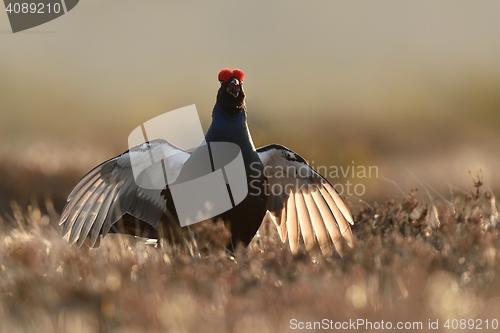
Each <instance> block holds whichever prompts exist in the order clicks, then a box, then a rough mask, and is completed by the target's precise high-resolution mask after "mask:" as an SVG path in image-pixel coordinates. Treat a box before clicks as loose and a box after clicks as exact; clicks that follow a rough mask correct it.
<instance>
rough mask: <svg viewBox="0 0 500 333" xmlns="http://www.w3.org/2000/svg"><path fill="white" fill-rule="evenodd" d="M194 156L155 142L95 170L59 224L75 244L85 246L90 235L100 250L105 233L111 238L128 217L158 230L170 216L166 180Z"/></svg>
mask: <svg viewBox="0 0 500 333" xmlns="http://www.w3.org/2000/svg"><path fill="white" fill-rule="evenodd" d="M189 156H190V154H189V153H187V152H185V151H183V150H181V149H179V148H177V147H175V146H173V145H172V144H170V143H168V142H167V141H164V140H154V141H151V142H146V143H144V144H142V145H140V146H137V147H134V148H132V149H130V150H128V151H126V152H125V153H123V154H121V155H119V156H117V157H115V158H112V159H110V160H108V161H106V162H104V163H102V164H101V165H99V166H97V167H95V168H94V169H93V170H92V171H90V172H89V173H87V174H86V175H85V176H84V177H83V178H82V179H81V180H80V181H79V182H78V184H77V185H76V186H75V188H74V189H73V191H71V193H70V195H69V197H68V200H67V204H66V207H64V210H63V213H62V215H61V220H60V222H59V224H60V225H63V231H62V233H63V237H64V236H66V235H67V234H68V233H69V242H70V243H75V242H77V243H78V245H79V246H81V245H82V244H83V242H84V241H85V239H86V238H87V236H89V235H90V245H91V246H94V245H95V243H96V241H97V239H98V236H99V234H103V236H105V235H106V234H107V233H108V232H109V230H110V229H111V227H112V226H113V224H115V223H116V222H117V221H118V220H119V219H120V218H121V217H122V216H123V215H124V214H125V213H129V214H130V215H132V216H134V217H136V218H138V219H140V220H142V221H144V222H147V223H148V224H149V225H151V226H152V227H153V228H155V229H156V228H157V222H158V219H159V218H160V217H161V216H162V214H163V213H164V212H165V211H166V199H165V198H164V197H163V196H162V195H161V191H162V190H163V189H164V188H165V184H166V181H165V177H167V179H168V180H169V182H170V183H171V182H173V181H174V180H175V179H176V178H177V176H178V175H179V173H180V171H181V169H182V166H183V164H184V162H185V161H186V160H187V159H188V158H189ZM165 157H168V158H165ZM151 161H157V162H156V163H152V162H151ZM132 163H133V165H134V168H135V171H136V178H134V172H133V170H132ZM137 170H139V171H140V172H138V171H137ZM138 183H139V184H140V185H141V186H138V185H137V184H138Z"/></svg>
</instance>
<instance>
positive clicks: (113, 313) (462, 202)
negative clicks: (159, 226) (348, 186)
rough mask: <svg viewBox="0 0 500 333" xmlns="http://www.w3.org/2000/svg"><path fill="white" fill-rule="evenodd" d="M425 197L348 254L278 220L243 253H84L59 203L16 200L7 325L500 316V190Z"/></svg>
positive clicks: (187, 327) (1, 232) (9, 234)
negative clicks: (287, 239)
mask: <svg viewBox="0 0 500 333" xmlns="http://www.w3.org/2000/svg"><path fill="white" fill-rule="evenodd" d="M416 197H417V196H416V195H415V192H412V193H410V194H409V195H408V196H407V197H406V198H404V199H403V200H392V199H388V200H387V201H386V202H385V204H384V205H381V206H377V207H373V206H369V205H366V206H365V208H363V209H361V211H360V212H359V213H358V214H357V215H356V217H355V218H356V224H355V227H354V232H355V235H356V237H357V242H356V246H355V248H354V249H352V250H351V251H349V252H348V253H347V254H346V255H345V256H344V257H342V258H341V257H339V256H337V255H335V254H332V255H331V256H329V257H325V256H321V255H318V254H315V253H310V254H308V253H306V252H304V250H303V249H301V251H299V254H298V255H297V256H292V255H291V254H290V251H289V250H288V248H287V244H285V245H282V244H281V243H280V241H279V240H278V237H277V235H276V232H275V231H274V229H273V228H272V227H269V226H268V225H264V226H263V227H262V228H261V230H260V233H259V236H258V237H256V238H255V240H254V241H253V242H252V244H251V246H250V247H249V248H248V249H242V248H240V249H239V250H238V251H237V253H236V254H235V255H234V257H233V256H231V255H229V254H228V253H227V252H225V251H224V250H222V249H220V248H213V249H212V250H211V251H210V252H209V253H208V254H205V253H200V252H199V251H198V250H197V246H196V244H193V246H192V247H187V248H183V249H180V248H172V247H168V246H167V247H163V248H155V247H152V246H147V245H144V244H143V243H142V242H140V241H137V240H135V239H133V238H127V237H122V236H116V235H111V237H107V238H106V239H105V240H104V241H103V242H102V243H101V247H100V248H98V249H87V248H81V249H79V248H76V247H73V246H69V245H68V244H67V243H66V242H65V241H64V240H62V239H61V237H60V232H59V228H58V227H57V226H56V224H57V220H58V215H57V213H56V212H55V210H53V209H52V207H51V204H50V202H48V203H47V209H44V210H43V211H47V213H42V211H41V210H40V209H39V208H38V207H36V205H34V206H28V207H26V208H22V207H19V206H17V205H13V207H12V211H11V212H10V213H8V214H3V217H4V218H3V220H2V221H0V222H1V224H2V227H1V228H0V331H3V332H218V333H219V332H288V331H292V329H291V326H290V325H291V324H290V321H291V320H292V319H296V320H297V321H300V322H307V321H309V322H311V321H321V320H323V319H328V320H332V321H333V322H344V321H349V319H351V320H357V319H364V320H368V321H371V322H372V323H375V322H379V323H380V321H382V320H383V321H384V323H386V324H387V322H391V323H392V324H393V325H396V323H397V322H422V327H423V328H422V330H423V331H425V330H427V329H428V322H429V320H431V321H435V320H439V328H440V331H444V330H445V329H444V327H443V325H444V324H445V321H446V319H454V318H455V319H463V318H464V319H476V318H478V319H483V320H486V319H488V320H489V321H490V323H491V321H492V320H493V319H499V320H500V275H499V274H500V256H499V254H498V249H499V248H500V237H499V236H500V235H499V229H500V223H499V221H498V216H497V215H498V214H497V211H496V206H495V202H494V197H493V196H492V194H491V193H490V192H489V191H487V190H484V189H483V187H482V184H481V183H480V182H479V181H478V182H476V183H475V187H474V189H473V191H471V193H470V194H467V195H459V196H456V197H455V198H453V201H452V202H447V201H445V200H443V201H435V202H418V201H417V199H416ZM214 230H215V231H214V232H219V231H220V230H219V231H217V230H218V229H217V227H214ZM476 323H478V322H476ZM490 325H491V324H490ZM368 328H369V327H368ZM482 328H483V330H484V329H485V328H486V327H485V323H484V321H483V323H482ZM359 329H360V330H365V329H367V327H366V326H362V327H359ZM310 331H312V330H310Z"/></svg>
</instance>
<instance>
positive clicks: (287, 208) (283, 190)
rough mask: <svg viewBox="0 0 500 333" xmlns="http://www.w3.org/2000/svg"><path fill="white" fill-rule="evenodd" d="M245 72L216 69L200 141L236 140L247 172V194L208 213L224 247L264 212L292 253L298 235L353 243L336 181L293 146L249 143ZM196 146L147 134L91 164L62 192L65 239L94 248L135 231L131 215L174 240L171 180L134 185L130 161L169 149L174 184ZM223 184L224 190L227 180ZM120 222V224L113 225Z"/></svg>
mask: <svg viewBox="0 0 500 333" xmlns="http://www.w3.org/2000/svg"><path fill="white" fill-rule="evenodd" d="M244 76H245V75H244V73H243V71H241V70H239V69H234V70H231V69H228V68H225V69H223V70H221V71H220V73H219V75H218V79H219V81H220V84H221V86H220V88H219V90H218V92H217V99H216V103H215V106H214V109H213V112H212V123H211V125H210V128H209V129H208V131H207V133H206V134H205V141H206V145H204V147H207V145H208V146H211V144H213V143H217V142H229V143H233V144H236V145H237V146H238V147H239V148H240V151H241V157H242V158H243V163H244V166H245V171H246V180H247V186H248V194H247V195H246V197H244V199H243V200H242V201H241V202H239V203H238V204H236V205H233V208H231V209H229V210H228V211H226V212H224V213H222V214H219V215H218V216H216V217H215V218H214V219H213V220H217V219H219V218H220V219H222V220H223V221H224V223H225V225H226V226H227V227H228V229H229V230H230V231H231V244H227V247H228V248H232V249H234V247H235V246H236V245H237V244H238V243H240V242H242V243H243V244H244V245H248V244H249V243H250V241H251V240H252V238H253V237H254V236H255V234H256V232H257V230H258V229H259V227H260V226H261V224H262V221H263V219H264V218H265V217H266V214H267V215H268V217H270V218H271V219H272V220H273V221H274V223H275V225H276V226H277V229H278V233H279V235H280V237H281V240H282V241H283V242H285V241H286V239H288V240H289V244H290V248H291V251H292V252H293V253H296V252H297V250H298V245H299V241H300V235H302V238H303V240H304V243H305V245H306V248H307V249H310V248H312V247H314V245H315V244H316V243H318V244H319V245H320V247H321V248H322V249H323V250H328V249H330V248H331V244H332V243H333V244H334V246H335V248H336V250H337V251H338V252H339V253H340V254H342V253H343V252H344V251H343V244H344V242H347V244H348V245H349V246H351V247H352V245H353V236H352V232H351V228H350V224H353V219H352V215H351V213H350V210H349V208H348V206H347V205H346V203H345V201H344V200H343V199H342V198H341V196H340V195H339V194H338V193H337V191H336V190H335V189H334V187H333V186H332V185H331V184H330V183H329V182H328V181H327V180H326V179H325V178H324V177H323V176H321V175H320V174H318V173H317V172H316V171H314V170H313V169H312V168H311V167H310V166H309V165H308V164H307V162H306V161H305V160H304V159H303V158H302V157H301V156H299V155H298V154H296V153H295V152H293V151H291V150H290V149H288V148H286V147H284V146H281V145H278V144H271V145H268V146H264V147H261V148H258V149H255V146H254V144H253V141H252V137H251V135H250V132H249V129H248V125H247V110H246V105H245V92H244V90H243V80H244ZM202 149H203V148H202V147H201V145H200V147H198V148H197V149H195V150H194V151H193V152H191V153H190V152H186V151H183V150H182V149H180V148H177V147H175V146H174V145H172V144H170V143H169V142H167V141H164V140H163V141H162V140H153V141H150V142H146V143H145V144H143V145H141V146H137V147H134V148H132V149H130V150H128V151H126V152H124V153H123V154H121V155H119V156H117V157H115V158H112V159H110V160H108V161H106V162H104V163H102V164H101V165H99V166H97V167H96V168H94V169H93V170H92V171H90V172H89V173H88V174H87V175H85V176H84V177H83V178H82V179H81V180H80V182H79V183H78V184H77V185H76V186H75V188H74V189H73V191H72V192H71V193H70V195H69V197H68V200H67V201H68V202H67V204H66V207H65V208H64V211H63V213H62V216H61V220H60V224H61V225H63V236H66V235H67V234H68V233H69V241H70V243H75V242H77V243H78V245H79V246H81V245H82V244H83V243H84V242H85V241H86V240H87V241H88V243H89V245H90V246H95V245H96V243H97V242H98V241H99V239H100V235H102V236H103V237H104V236H105V235H106V234H107V233H108V232H110V231H111V232H122V233H131V234H133V235H134V234H136V233H137V228H136V227H137V223H136V222H134V221H132V222H127V221H129V220H130V219H129V220H127V216H128V217H129V218H130V216H131V217H135V218H136V219H138V220H140V221H143V222H145V223H143V224H144V226H143V229H142V230H144V229H148V230H149V231H150V234H149V236H150V237H165V238H167V239H169V240H170V241H174V240H173V239H171V238H170V237H169V235H172V230H179V229H185V228H187V227H184V228H181V227H180V223H179V218H178V215H177V212H176V208H175V206H174V204H173V200H172V194H171V191H170V189H169V185H167V186H166V187H165V188H163V189H151V188H144V187H141V186H138V185H137V182H136V179H135V178H134V175H133V172H132V164H131V159H132V158H137V157H139V158H141V157H142V156H147V155H148V154H151V152H152V151H153V152H154V151H155V150H156V151H162V152H165V151H168V152H169V154H170V155H175V156H176V157H175V158H173V159H170V161H169V163H168V164H167V168H166V169H167V170H166V171H165V172H166V173H167V174H170V175H172V174H173V175H174V178H176V181H175V183H181V182H183V181H185V180H186V179H185V178H186V177H183V174H189V172H187V171H186V170H188V169H189V168H190V165H191V166H193V165H194V166H195V167H196V164H197V163H198V162H197V161H199V159H198V158H196V156H198V155H199V156H201V155H203V154H202V152H203V150H202ZM212 167H213V165H212ZM226 181H227V179H226ZM227 187H228V190H230V186H229V183H228V185H227ZM129 215H130V216H129ZM134 220H135V219H134ZM118 221H121V223H122V225H121V228H118V227H117V222H118ZM123 221H125V222H126V223H125V224H124V223H123ZM205 223H208V222H205ZM167 230H168V231H167Z"/></svg>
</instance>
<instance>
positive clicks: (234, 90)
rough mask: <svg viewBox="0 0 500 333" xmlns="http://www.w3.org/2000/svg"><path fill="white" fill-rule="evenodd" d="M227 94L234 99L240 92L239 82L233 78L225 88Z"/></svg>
mask: <svg viewBox="0 0 500 333" xmlns="http://www.w3.org/2000/svg"><path fill="white" fill-rule="evenodd" d="M227 92H228V93H230V94H231V95H233V96H234V97H238V95H239V94H240V92H241V85H240V81H239V80H238V79H237V78H235V77H233V78H232V79H231V81H230V82H229V85H228V86H227Z"/></svg>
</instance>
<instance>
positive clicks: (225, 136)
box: [205, 104, 255, 154]
mask: <svg viewBox="0 0 500 333" xmlns="http://www.w3.org/2000/svg"><path fill="white" fill-rule="evenodd" d="M205 140H206V141H207V142H231V143H235V144H237V145H239V146H240V148H241V150H242V153H243V154H245V152H253V151H255V146H254V144H253V141H252V137H251V135H250V132H249V130H248V123H247V112H246V108H245V107H243V108H234V110H227V109H223V107H221V106H220V105H218V104H215V107H214V110H213V112H212V124H211V125H210V127H209V129H208V131H207V134H206V135H205Z"/></svg>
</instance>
